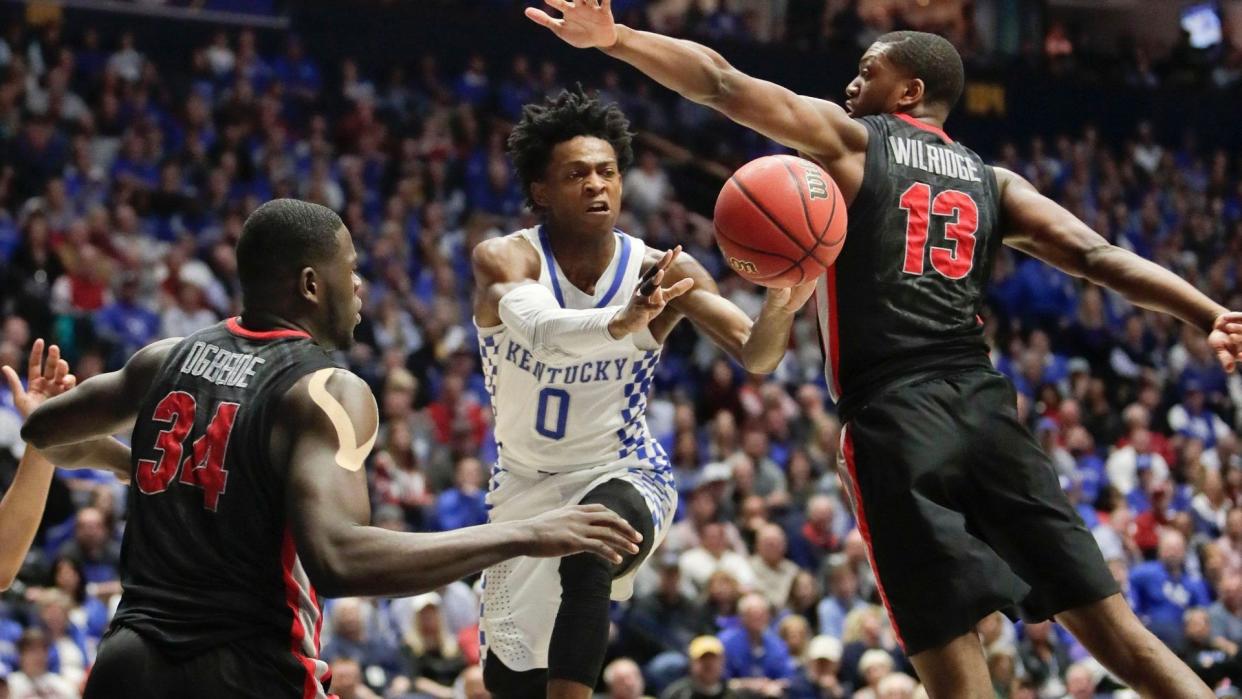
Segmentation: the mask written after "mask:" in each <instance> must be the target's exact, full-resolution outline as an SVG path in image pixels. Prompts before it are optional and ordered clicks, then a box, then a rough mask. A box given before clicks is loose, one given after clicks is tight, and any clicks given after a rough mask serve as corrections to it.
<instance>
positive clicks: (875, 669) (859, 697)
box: [854, 649, 894, 699]
mask: <svg viewBox="0 0 1242 699" xmlns="http://www.w3.org/2000/svg"><path fill="white" fill-rule="evenodd" d="M893 671H894V666H893V658H892V656H890V655H889V654H888V653H886V652H884V651H882V650H876V649H872V650H869V651H867V652H866V653H863V654H862V657H861V658H859V660H858V677H859V679H860V684H859V689H858V691H856V692H854V699H880V682H882V681H883V680H884V678H885V677H888V676H889V675H891V674H892V673H893Z"/></svg>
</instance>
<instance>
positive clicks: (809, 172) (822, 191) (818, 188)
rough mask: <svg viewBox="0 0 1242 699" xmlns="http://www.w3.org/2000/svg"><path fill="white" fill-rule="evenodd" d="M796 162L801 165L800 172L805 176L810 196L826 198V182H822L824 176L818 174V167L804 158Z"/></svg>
mask: <svg viewBox="0 0 1242 699" xmlns="http://www.w3.org/2000/svg"><path fill="white" fill-rule="evenodd" d="M798 164H799V165H801V166H802V172H803V173H804V174H805V176H806V188H807V191H809V192H810V193H811V198H812V199H827V198H828V183H827V182H824V178H822V177H820V176H819V173H818V172H817V170H818V168H816V167H815V166H814V165H812V164H811V163H808V162H806V161H805V160H804V161H802V162H801V163H798Z"/></svg>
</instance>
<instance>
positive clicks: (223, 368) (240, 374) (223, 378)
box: [181, 342, 266, 388]
mask: <svg viewBox="0 0 1242 699" xmlns="http://www.w3.org/2000/svg"><path fill="white" fill-rule="evenodd" d="M265 361H266V360H264V359H263V358H262V357H256V356H255V355H253V354H239V353H237V352H229V351H228V350H223V349H220V348H219V347H217V346H215V345H210V344H207V343H205V342H195V343H194V346H193V347H191V348H190V353H189V354H188V355H186V358H185V361H184V362H182V363H181V373H183V374H189V375H190V376H198V377H201V378H202V379H203V380H205V381H210V382H212V383H214V384H216V385H219V386H236V387H238V388H246V387H247V383H246V382H247V380H248V379H249V378H250V377H252V376H254V372H255V369H258V368H259V365H260V364H263V363H264V362H265Z"/></svg>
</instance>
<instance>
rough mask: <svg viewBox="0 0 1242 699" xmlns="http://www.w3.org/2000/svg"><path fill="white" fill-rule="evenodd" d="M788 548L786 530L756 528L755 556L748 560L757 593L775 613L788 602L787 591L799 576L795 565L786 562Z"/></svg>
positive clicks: (768, 526)
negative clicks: (763, 597)
mask: <svg viewBox="0 0 1242 699" xmlns="http://www.w3.org/2000/svg"><path fill="white" fill-rule="evenodd" d="M787 548H788V547H787V546H786V539H785V530H783V529H781V528H780V526H778V525H775V524H766V525H764V526H762V527H760V528H759V532H758V534H757V535H756V538H755V555H753V556H751V557H750V568H751V570H752V571H753V572H754V575H755V585H756V589H757V590H759V591H760V592H761V593H762V594H763V595H764V596H765V597H767V598H768V601H769V602H771V603H772V606H773V607H775V608H776V609H781V608H783V607H784V606H785V603H786V602H787V601H788V600H789V590H790V588H791V587H792V586H793V581H794V577H795V576H797V574H798V564H796V563H794V562H793V561H791V560H789V559H788V558H785V552H786V550H787Z"/></svg>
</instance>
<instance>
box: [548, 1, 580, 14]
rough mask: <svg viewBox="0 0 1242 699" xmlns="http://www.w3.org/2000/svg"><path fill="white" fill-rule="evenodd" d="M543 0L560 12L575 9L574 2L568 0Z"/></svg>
mask: <svg viewBox="0 0 1242 699" xmlns="http://www.w3.org/2000/svg"><path fill="white" fill-rule="evenodd" d="M543 2H544V4H546V5H547V6H548V7H551V8H552V9H554V10H557V11H558V12H569V11H570V10H572V9H574V4H573V3H572V2H568V0H543Z"/></svg>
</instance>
